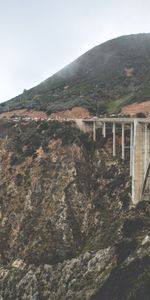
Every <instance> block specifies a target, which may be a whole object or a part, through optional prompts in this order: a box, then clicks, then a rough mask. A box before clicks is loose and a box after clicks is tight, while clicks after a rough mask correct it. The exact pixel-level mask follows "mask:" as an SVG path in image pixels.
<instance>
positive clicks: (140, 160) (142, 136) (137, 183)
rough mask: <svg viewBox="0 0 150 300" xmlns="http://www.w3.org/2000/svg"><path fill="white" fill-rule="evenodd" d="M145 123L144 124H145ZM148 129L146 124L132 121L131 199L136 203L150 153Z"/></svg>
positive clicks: (140, 192) (140, 194) (139, 197)
mask: <svg viewBox="0 0 150 300" xmlns="http://www.w3.org/2000/svg"><path fill="white" fill-rule="evenodd" d="M145 125H146V126H145ZM149 135H150V131H149V130H147V124H142V123H140V122H137V121H136V120H135V122H134V142H133V148H134V149H133V153H132V160H133V163H132V201H133V204H136V203H138V202H139V201H140V200H141V197H142V187H143V182H144V179H145V173H146V170H147V164H148V160H147V158H148V157H149V155H150V138H149Z"/></svg>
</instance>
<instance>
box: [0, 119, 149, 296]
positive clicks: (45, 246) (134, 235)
mask: <svg viewBox="0 0 150 300" xmlns="http://www.w3.org/2000/svg"><path fill="white" fill-rule="evenodd" d="M0 135H1V138H0V299H1V300H12V299H14V300H22V299H25V300H28V299H35V300H40V299H41V300H42V299H47V300H89V299H92V300H96V299H97V300H101V299H102V300H113V299H114V300H124V299H129V300H131V299H136V300H137V299H139V300H140V299H144V300H145V299H146V300H148V295H149V294H150V293H149V278H150V276H149V269H148V268H149V252H148V250H149V237H148V226H149V220H148V216H149V210H150V208H149V203H146V202H145V203H140V204H139V205H138V206H137V207H136V208H133V207H132V206H131V199H130V196H131V179H130V177H129V175H128V174H129V170H128V164H127V163H126V164H125V163H122V162H121V161H120V160H119V159H115V160H113V159H112V157H111V155H110V143H111V142H110V139H109V136H108V138H107V139H103V138H102V136H101V135H99V139H98V142H97V143H94V142H93V141H92V139H91V138H90V137H89V136H88V135H87V134H83V133H82V132H81V131H80V130H79V129H77V128H75V126H74V124H71V123H70V124H69V123H58V122H56V121H54V122H46V121H43V122H42V121H38V122H33V121H32V122H29V123H23V122H18V123H16V124H15V123H13V122H11V121H1V123H0ZM123 287H124V288H123Z"/></svg>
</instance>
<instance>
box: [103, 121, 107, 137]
mask: <svg viewBox="0 0 150 300" xmlns="http://www.w3.org/2000/svg"><path fill="white" fill-rule="evenodd" d="M102 134H103V137H104V138H105V137H106V123H105V122H104V123H103V129H102Z"/></svg>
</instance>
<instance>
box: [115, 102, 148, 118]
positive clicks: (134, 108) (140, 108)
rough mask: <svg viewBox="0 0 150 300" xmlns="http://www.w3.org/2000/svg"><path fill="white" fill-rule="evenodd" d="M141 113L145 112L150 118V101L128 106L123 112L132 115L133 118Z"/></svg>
mask: <svg viewBox="0 0 150 300" xmlns="http://www.w3.org/2000/svg"><path fill="white" fill-rule="evenodd" d="M139 112H144V113H146V114H147V116H148V117H150V100H149V101H144V102H141V103H132V104H129V105H126V106H124V107H123V108H122V110H121V113H124V114H130V115H131V116H132V115H134V114H136V113H139Z"/></svg>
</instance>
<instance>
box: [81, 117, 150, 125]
mask: <svg viewBox="0 0 150 300" xmlns="http://www.w3.org/2000/svg"><path fill="white" fill-rule="evenodd" d="M82 121H83V122H85V123H92V122H107V123H127V124H132V123H134V122H138V123H148V124H149V123H150V118H91V119H82Z"/></svg>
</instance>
